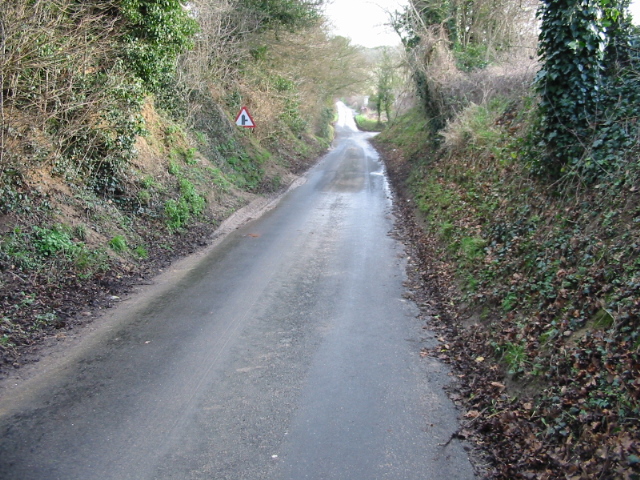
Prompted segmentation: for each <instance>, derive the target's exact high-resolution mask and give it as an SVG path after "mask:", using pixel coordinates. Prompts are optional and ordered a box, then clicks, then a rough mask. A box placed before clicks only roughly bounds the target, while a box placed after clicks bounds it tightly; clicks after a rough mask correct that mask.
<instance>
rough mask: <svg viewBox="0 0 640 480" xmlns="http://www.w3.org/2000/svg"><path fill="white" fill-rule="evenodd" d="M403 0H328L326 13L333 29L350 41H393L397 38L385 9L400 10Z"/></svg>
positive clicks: (370, 44)
mask: <svg viewBox="0 0 640 480" xmlns="http://www.w3.org/2000/svg"><path fill="white" fill-rule="evenodd" d="M406 4H407V0H329V1H328V4H327V6H326V14H327V17H328V18H329V21H330V22H331V24H332V26H333V33H334V34H335V35H340V36H342V37H348V38H350V39H351V43H352V44H354V45H362V46H364V47H370V48H373V47H380V46H383V45H397V44H399V43H400V39H399V38H398V36H397V35H396V34H395V32H394V31H393V30H392V29H391V27H388V26H385V25H384V24H385V23H389V17H388V15H387V11H390V12H392V11H394V10H400V9H401V8H402V7H403V6H405V5H406Z"/></svg>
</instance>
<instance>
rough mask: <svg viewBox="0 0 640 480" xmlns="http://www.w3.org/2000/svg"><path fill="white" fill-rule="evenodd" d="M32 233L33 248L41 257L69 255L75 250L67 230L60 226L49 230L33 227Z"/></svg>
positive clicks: (75, 247) (75, 246)
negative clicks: (58, 254)
mask: <svg viewBox="0 0 640 480" xmlns="http://www.w3.org/2000/svg"><path fill="white" fill-rule="evenodd" d="M33 231H34V239H35V242H34V243H35V247H36V250H37V252H38V253H40V254H41V255H45V256H52V255H56V254H57V253H62V254H71V253H73V252H74V251H75V250H76V249H77V245H76V244H75V242H74V241H73V240H72V239H71V236H70V235H69V232H68V229H67V228H64V227H62V226H61V225H55V226H53V227H52V228H50V229H49V228H40V227H33Z"/></svg>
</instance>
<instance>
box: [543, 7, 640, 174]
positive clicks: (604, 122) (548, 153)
mask: <svg viewBox="0 0 640 480" xmlns="http://www.w3.org/2000/svg"><path fill="white" fill-rule="evenodd" d="M539 16H540V18H541V21H542V23H541V32H540V44H539V45H540V46H539V49H540V55H541V58H542V62H543V66H542V69H541V70H540V72H539V73H538V77H537V80H536V88H537V90H538V92H539V94H540V98H541V100H540V112H541V114H542V122H541V131H540V135H539V142H540V144H541V145H542V148H543V153H542V155H541V157H540V158H539V159H538V160H536V161H535V165H536V167H537V169H538V170H539V171H541V172H545V173H549V174H551V175H552V176H556V177H557V176H559V175H560V174H562V173H567V172H572V173H574V174H578V175H580V176H581V178H582V179H583V180H585V181H587V182H594V181H595V180H596V179H598V178H599V177H601V176H603V175H604V174H606V173H607V172H610V171H612V170H613V169H615V168H619V167H620V166H621V165H622V164H623V163H624V162H625V160H626V159H625V153H626V154H627V155H628V153H629V152H630V150H631V149H632V148H633V147H634V146H635V141H634V136H635V134H634V127H633V126H631V124H630V121H631V122H633V120H632V119H634V118H637V117H638V116H640V106H638V105H639V104H638V100H640V93H639V91H638V75H637V71H638V65H640V63H639V62H638V61H637V59H636V58H634V49H633V48H632V44H631V40H632V36H631V25H630V22H629V18H628V14H627V13H626V2H624V1H619V0H616V1H609V0H606V1H605V0H602V1H600V0H598V1H596V0H562V1H555V0H554V1H544V2H542V4H541V7H540V11H539ZM631 72H633V73H631Z"/></svg>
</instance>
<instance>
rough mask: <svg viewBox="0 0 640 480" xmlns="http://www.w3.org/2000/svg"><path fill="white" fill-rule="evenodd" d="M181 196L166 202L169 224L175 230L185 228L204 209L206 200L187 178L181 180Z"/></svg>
mask: <svg viewBox="0 0 640 480" xmlns="http://www.w3.org/2000/svg"><path fill="white" fill-rule="evenodd" d="M179 189H180V197H179V198H178V200H174V199H169V200H167V201H166V202H165V204H164V213H165V216H166V219H167V226H168V227H169V229H171V230H173V231H178V230H180V229H182V228H184V227H185V226H186V225H187V224H188V223H189V222H190V221H191V219H192V218H193V217H198V216H199V215H201V214H202V212H203V211H204V208H205V206H206V200H205V198H204V197H202V196H201V195H200V194H199V193H198V192H197V191H196V189H195V186H194V185H193V183H191V182H190V181H189V180H187V179H185V178H181V179H180V180H179Z"/></svg>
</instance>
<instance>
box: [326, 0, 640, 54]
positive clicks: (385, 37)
mask: <svg viewBox="0 0 640 480" xmlns="http://www.w3.org/2000/svg"><path fill="white" fill-rule="evenodd" d="M406 4H407V0H328V5H327V7H326V13H327V16H328V17H329V20H330V21H331V23H332V24H333V27H334V28H333V33H334V34H336V35H340V36H343V37H349V38H351V43H352V44H356V45H362V46H364V47H379V46H382V45H397V44H398V43H400V40H399V39H398V36H397V35H396V34H395V33H394V32H393V30H391V29H390V28H389V27H384V24H385V23H387V21H388V17H387V14H386V13H385V9H386V10H389V11H393V10H396V9H400V8H401V7H403V6H404V5H406ZM630 12H631V14H632V15H633V20H634V22H633V23H635V24H636V25H638V24H640V0H633V1H632V2H631V8H630Z"/></svg>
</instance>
